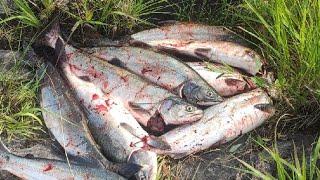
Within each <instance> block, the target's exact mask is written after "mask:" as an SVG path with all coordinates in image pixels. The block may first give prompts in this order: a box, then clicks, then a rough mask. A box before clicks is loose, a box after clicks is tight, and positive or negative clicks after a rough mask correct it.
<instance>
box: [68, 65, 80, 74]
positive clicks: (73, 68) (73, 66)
mask: <svg viewBox="0 0 320 180" xmlns="http://www.w3.org/2000/svg"><path fill="white" fill-rule="evenodd" d="M69 68H70V71H71V72H74V71H79V70H81V69H80V68H78V67H77V66H76V65H74V64H69Z"/></svg>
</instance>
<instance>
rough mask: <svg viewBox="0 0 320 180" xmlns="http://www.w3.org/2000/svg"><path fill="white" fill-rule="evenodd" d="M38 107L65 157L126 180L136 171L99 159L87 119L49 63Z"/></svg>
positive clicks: (102, 158) (103, 158) (100, 157)
mask: <svg viewBox="0 0 320 180" xmlns="http://www.w3.org/2000/svg"><path fill="white" fill-rule="evenodd" d="M41 107H42V108H43V112H42V114H43V119H44V122H45V124H46V126H47V127H48V129H49V131H50V132H51V133H52V134H53V135H54V137H55V139H56V140H57V141H58V142H59V143H60V145H61V146H62V147H63V148H64V150H65V151H66V153H67V154H68V155H71V156H73V157H75V158H77V160H79V159H82V160H84V161H86V162H89V163H96V162H98V163H101V164H102V165H103V167H105V168H107V169H108V170H111V171H114V172H117V173H119V174H121V175H123V176H125V177H128V178H129V177H131V176H133V175H134V174H135V173H136V172H137V171H139V169H140V167H139V166H138V165H135V164H127V165H120V164H114V163H112V162H110V161H108V160H107V159H106V158H105V157H104V156H103V155H102V153H101V152H100V149H99V146H98V145H97V144H96V142H95V141H94V139H93V138H92V135H91V133H90V131H89V128H88V126H87V123H88V118H87V116H86V115H85V114H84V113H83V110H82V109H81V106H80V104H79V103H78V102H77V100H76V98H75V97H74V94H73V92H71V90H70V88H69V87H68V85H67V84H66V83H65V82H64V80H63V79H62V77H61V76H60V74H59V72H58V71H57V70H56V68H55V67H53V66H52V65H51V64H50V63H47V69H46V75H45V77H44V79H43V82H42V85H41Z"/></svg>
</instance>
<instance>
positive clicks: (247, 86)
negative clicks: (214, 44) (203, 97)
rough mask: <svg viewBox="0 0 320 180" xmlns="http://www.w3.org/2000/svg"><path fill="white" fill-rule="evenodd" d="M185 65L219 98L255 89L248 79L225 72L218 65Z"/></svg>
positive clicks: (237, 74) (189, 63) (204, 63)
mask: <svg viewBox="0 0 320 180" xmlns="http://www.w3.org/2000/svg"><path fill="white" fill-rule="evenodd" d="M187 64H188V65H189V66H190V67H191V68H192V69H193V70H195V71H196V72H197V73H199V74H200V76H201V77H202V78H203V79H204V80H206V81H207V82H208V83H209V84H210V85H211V86H212V87H213V88H214V89H215V90H216V91H217V92H218V93H219V94H220V95H221V96H224V97H226V96H234V95H237V94H240V93H244V92H247V91H250V90H252V89H255V88H257V87H256V85H255V84H254V83H253V82H252V81H251V80H250V79H247V78H246V77H244V76H243V75H241V74H240V73H238V72H236V71H233V72H228V71H225V70H223V67H221V66H220V65H218V64H212V63H207V62H187Z"/></svg>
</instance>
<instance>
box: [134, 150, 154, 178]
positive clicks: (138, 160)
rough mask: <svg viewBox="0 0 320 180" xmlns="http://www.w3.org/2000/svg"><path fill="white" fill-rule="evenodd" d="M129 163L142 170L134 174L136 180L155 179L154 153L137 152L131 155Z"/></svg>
mask: <svg viewBox="0 0 320 180" xmlns="http://www.w3.org/2000/svg"><path fill="white" fill-rule="evenodd" d="M129 162H130V163H134V164H138V165H140V166H141V167H142V168H141V170H140V171H138V172H137V173H136V174H135V178H136V179H138V180H149V179H156V175H157V166H158V162H157V155H156V153H154V152H150V151H145V150H138V151H135V152H133V153H132V154H131V156H130V158H129Z"/></svg>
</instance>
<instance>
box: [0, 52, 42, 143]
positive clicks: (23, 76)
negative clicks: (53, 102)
mask: <svg viewBox="0 0 320 180" xmlns="http://www.w3.org/2000/svg"><path fill="white" fill-rule="evenodd" d="M15 58H19V57H15ZM19 62H21V61H19V60H18V59H11V62H9V63H10V64H11V65H10V66H7V68H6V69H7V70H4V69H3V66H4V64H3V63H2V62H1V63H2V64H1V65H0V67H1V71H0V92H1V93H0V134H1V135H5V136H6V137H7V139H8V140H13V139H26V138H35V137H36V136H37V132H39V131H41V130H42V121H41V120H40V109H39V108H36V107H37V106H38V103H37V92H38V88H39V79H36V78H34V77H32V75H31V74H30V73H29V72H27V71H26V70H25V69H24V68H23V65H22V64H21V63H19Z"/></svg>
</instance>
